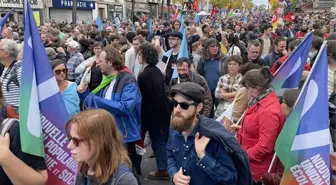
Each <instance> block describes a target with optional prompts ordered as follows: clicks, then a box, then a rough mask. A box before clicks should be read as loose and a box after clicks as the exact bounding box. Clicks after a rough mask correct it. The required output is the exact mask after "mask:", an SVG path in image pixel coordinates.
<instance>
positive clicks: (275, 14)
mask: <svg viewBox="0 0 336 185" xmlns="http://www.w3.org/2000/svg"><path fill="white" fill-rule="evenodd" d="M277 24H278V8H276V9H275V10H274V14H273V18H272V25H273V29H275V28H276V27H277Z"/></svg>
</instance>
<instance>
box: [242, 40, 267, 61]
mask: <svg viewBox="0 0 336 185" xmlns="http://www.w3.org/2000/svg"><path fill="white" fill-rule="evenodd" d="M260 55H261V43H260V42H259V41H258V40H252V41H250V43H248V46H247V59H248V61H244V63H246V62H252V63H254V64H258V65H260V66H263V65H265V60H264V59H262V58H260Z"/></svg>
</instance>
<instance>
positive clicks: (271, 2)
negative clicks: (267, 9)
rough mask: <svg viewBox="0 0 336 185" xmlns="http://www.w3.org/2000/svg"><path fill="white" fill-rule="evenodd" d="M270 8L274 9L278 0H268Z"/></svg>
mask: <svg viewBox="0 0 336 185" xmlns="http://www.w3.org/2000/svg"><path fill="white" fill-rule="evenodd" d="M268 2H269V3H270V5H271V8H272V10H274V9H276V8H277V7H278V5H279V0H269V1H268Z"/></svg>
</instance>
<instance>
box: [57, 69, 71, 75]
mask: <svg viewBox="0 0 336 185" xmlns="http://www.w3.org/2000/svg"><path fill="white" fill-rule="evenodd" d="M67 72H68V69H57V70H55V74H57V75H59V74H61V73H64V74H66V73H67Z"/></svg>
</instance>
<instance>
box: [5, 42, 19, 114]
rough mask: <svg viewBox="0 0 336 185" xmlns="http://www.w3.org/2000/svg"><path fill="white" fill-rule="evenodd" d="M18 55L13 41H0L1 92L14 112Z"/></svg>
mask: <svg viewBox="0 0 336 185" xmlns="http://www.w3.org/2000/svg"><path fill="white" fill-rule="evenodd" d="M18 54H19V51H18V46H17V44H16V42H15V41H13V40H9V39H1V41H0V62H1V64H2V66H1V68H0V72H1V77H0V80H1V82H2V83H1V85H2V92H3V95H4V97H5V100H6V103H7V104H9V105H11V106H12V107H13V108H14V109H15V110H16V111H18V108H19V98H20V83H21V71H22V63H21V61H17V56H18Z"/></svg>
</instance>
